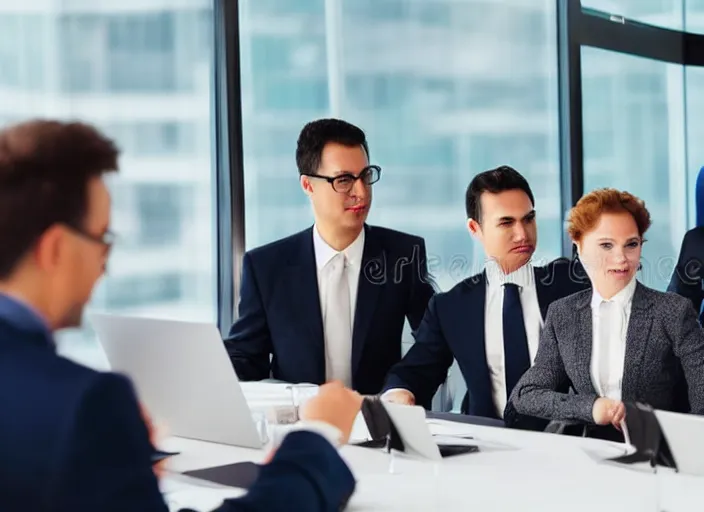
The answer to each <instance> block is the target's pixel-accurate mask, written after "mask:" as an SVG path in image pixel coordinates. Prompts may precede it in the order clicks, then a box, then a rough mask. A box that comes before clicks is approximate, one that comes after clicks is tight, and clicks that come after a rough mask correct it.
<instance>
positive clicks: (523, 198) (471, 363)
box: [383, 166, 588, 428]
mask: <svg viewBox="0 0 704 512" xmlns="http://www.w3.org/2000/svg"><path fill="white" fill-rule="evenodd" d="M466 208H467V216H468V218H469V220H468V228H469V231H470V233H471V234H472V235H473V236H474V237H475V238H477V239H478V240H479V241H480V242H481V243H482V245H483V246H484V250H485V252H486V255H487V262H486V265H485V269H484V272H482V273H481V274H477V275H475V276H472V277H470V278H468V279H465V280H464V281H462V282H461V283H459V284H457V285H455V286H454V287H453V288H452V289H451V290H450V291H448V292H446V293H440V294H438V295H436V296H435V297H433V298H432V299H431V301H430V304H429V306H428V310H427V312H426V313H425V316H424V317H423V321H422V323H421V325H420V327H419V328H418V330H417V332H416V342H415V344H414V345H413V346H412V347H411V349H410V350H409V352H408V353H407V354H406V356H405V357H404V358H403V360H402V361H401V362H400V363H399V364H398V365H396V366H395V367H394V368H393V369H392V370H391V372H390V374H389V377H388V380H387V382H386V385H385V387H384V389H385V393H384V395H383V398H384V399H386V400H389V401H393V402H398V403H406V404H411V403H418V404H423V405H424V406H426V407H427V405H428V404H429V403H430V400H431V399H432V396H433V395H434V394H435V391H436V390H437V388H438V386H439V385H440V384H441V383H442V382H443V381H444V380H445V378H446V377H447V371H448V368H449V367H450V365H451V364H452V360H453V358H454V359H456V360H457V363H458V365H459V367H460V370H461V371H462V375H463V376H464V379H465V381H466V383H467V390H468V391H467V396H466V397H465V402H464V403H463V405H462V412H463V413H465V414H470V415H474V416H482V417H487V418H495V419H500V418H502V417H503V411H504V408H505V405H506V403H507V398H508V396H510V394H511V391H512V389H513V387H514V386H515V384H516V383H517V382H518V379H519V378H520V377H521V375H522V374H523V372H525V371H526V370H527V369H528V368H529V367H530V365H531V362H532V361H533V359H534V358H535V354H536V352H537V349H538V339H539V336H540V330H541V328H542V325H543V319H544V318H545V315H546V313H547V308H548V306H549V305H550V303H552V302H553V301H555V300H557V299H559V298H561V297H564V296H566V295H570V294H572V293H574V292H577V291H579V290H582V289H583V288H584V287H585V286H587V283H588V280H587V279H586V275H584V274H583V271H582V272H580V270H581V268H575V265H574V264H573V263H572V262H570V261H569V260H566V259H558V260H555V261H553V262H551V263H549V264H548V265H546V266H544V267H533V266H532V265H531V263H530V261H531V257H532V255H533V252H534V251H535V245H536V241H537V229H536V221H535V210H534V200H533V193H532V191H531V189H530V187H529V185H528V183H527V182H526V180H525V179H524V178H523V176H521V175H520V174H519V173H518V172H517V171H516V170H514V169H512V168H511V167H508V166H502V167H499V168H497V169H492V170H489V171H485V172H483V173H481V174H478V175H477V176H476V177H475V178H474V179H473V180H472V182H471V183H470V184H469V187H468V188H467V193H466ZM515 426H520V425H519V424H518V423H516V425H515ZM542 426H544V425H542V424H541V427H536V426H530V425H528V424H526V426H525V428H542Z"/></svg>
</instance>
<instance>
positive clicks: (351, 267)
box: [313, 226, 364, 386]
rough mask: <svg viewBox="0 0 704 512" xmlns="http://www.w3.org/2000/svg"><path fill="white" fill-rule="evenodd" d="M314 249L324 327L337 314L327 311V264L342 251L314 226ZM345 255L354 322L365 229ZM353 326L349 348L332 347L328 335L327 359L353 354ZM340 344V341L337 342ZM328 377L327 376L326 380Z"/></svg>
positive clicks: (325, 334) (338, 362) (337, 363)
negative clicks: (325, 238) (327, 319)
mask: <svg viewBox="0 0 704 512" xmlns="http://www.w3.org/2000/svg"><path fill="white" fill-rule="evenodd" d="M313 248H314V250H315V266H316V269H317V277H318V293H319V297H320V313H321V315H322V320H323V325H325V319H326V317H327V315H328V314H335V313H334V312H331V311H327V294H328V293H329V290H330V286H329V283H328V280H327V279H326V277H327V264H328V263H329V262H330V260H332V259H333V258H334V257H335V256H337V255H338V254H339V253H340V251H336V250H335V249H333V248H332V247H330V245H328V243H327V242H325V240H323V238H322V237H321V236H320V232H319V231H318V227H317V226H313ZM341 252H342V253H343V254H344V255H345V259H346V265H347V281H348V284H349V289H350V319H351V321H352V322H354V313H355V310H356V305H357V287H358V285H359V274H360V271H361V268H362V255H363V253H364V229H362V231H361V232H360V233H359V236H358V237H357V238H356V239H355V240H354V242H352V243H351V244H350V245H349V246H348V247H347V248H346V249H344V250H343V251H341ZM351 329H352V326H350V339H349V346H348V347H331V346H330V343H331V342H332V340H331V339H330V338H329V336H328V335H327V333H324V336H325V350H326V358H327V357H328V356H330V357H332V358H335V357H342V356H340V355H339V354H351V353H352V333H351ZM337 342H338V343H339V341H337ZM348 359H349V360H348V361H346V362H342V361H334V362H333V364H332V366H339V365H342V364H347V365H349V366H350V372H351V366H352V360H351V359H350V358H349V357H348ZM327 378H328V376H326V379H327ZM345 384H346V385H347V386H351V384H352V383H351V382H345Z"/></svg>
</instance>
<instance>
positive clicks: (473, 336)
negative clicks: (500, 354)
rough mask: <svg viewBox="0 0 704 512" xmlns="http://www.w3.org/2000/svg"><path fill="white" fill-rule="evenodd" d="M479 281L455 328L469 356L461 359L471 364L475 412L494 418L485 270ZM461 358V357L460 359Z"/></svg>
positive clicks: (462, 307) (467, 300)
mask: <svg viewBox="0 0 704 512" xmlns="http://www.w3.org/2000/svg"><path fill="white" fill-rule="evenodd" d="M477 279H480V281H479V282H477V283H476V284H472V285H470V286H471V289H470V290H469V291H468V292H467V295H466V300H465V301H463V302H462V304H460V309H459V311H458V312H457V314H458V315H459V316H458V318H457V322H456V326H457V327H456V328H457V329H458V332H459V333H460V336H461V337H462V338H463V339H464V340H466V341H465V343H463V344H462V345H461V346H464V347H466V350H467V352H468V357H467V358H466V359H465V358H462V359H465V360H466V361H467V362H468V363H469V366H470V368H469V371H470V374H469V375H466V376H465V378H466V379H467V381H468V382H467V384H468V387H469V392H470V395H471V398H470V401H471V402H473V405H472V409H473V412H474V413H475V414H481V415H485V416H491V417H494V416H495V415H496V409H495V406H494V397H493V394H492V387H491V377H490V376H489V364H488V362H487V358H486V329H485V325H484V324H485V320H486V272H484V273H482V274H481V276H480V277H478V278H477ZM459 359H460V358H458V360H459Z"/></svg>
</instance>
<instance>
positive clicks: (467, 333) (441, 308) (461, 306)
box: [384, 259, 589, 426]
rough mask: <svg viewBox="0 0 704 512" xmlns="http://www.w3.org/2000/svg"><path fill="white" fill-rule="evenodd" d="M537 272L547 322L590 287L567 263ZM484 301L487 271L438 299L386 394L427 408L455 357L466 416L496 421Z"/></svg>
mask: <svg viewBox="0 0 704 512" xmlns="http://www.w3.org/2000/svg"><path fill="white" fill-rule="evenodd" d="M534 272H535V283H536V288H537V290H536V291H537V295H538V304H539V306H540V312H541V314H542V316H543V319H544V318H545V315H546V314H547V309H548V306H549V305H550V304H551V303H552V302H553V301H555V300H557V299H559V298H562V297H565V296H567V295H571V294H572V293H575V292H577V291H580V290H582V289H584V288H585V287H588V286H589V281H588V279H587V278H586V275H585V274H584V270H583V269H582V267H581V265H579V264H578V263H576V262H570V260H567V259H558V260H555V261H553V262H551V263H550V264H548V265H546V266H545V267H535V268H534ZM485 302H486V275H485V273H482V274H477V275H475V276H473V277H470V278H468V279H465V280H464V281H462V282H461V283H458V284H457V285H455V286H454V287H453V288H452V289H451V290H449V291H448V292H446V293H440V294H437V295H436V296H435V297H433V298H432V300H431V301H430V304H429V305H428V310H427V312H426V313H425V316H424V317H423V322H422V323H421V326H420V327H419V328H418V330H417V332H416V335H415V337H416V342H415V344H414V345H413V346H412V347H411V349H410V350H409V351H408V353H407V354H406V356H405V357H404V358H403V360H402V361H401V362H400V363H399V364H397V365H396V366H394V368H393V369H392V370H391V372H390V373H389V377H388V380H387V382H386V385H385V386H384V390H389V389H392V388H404V389H408V390H409V391H411V392H412V393H413V394H414V395H415V397H416V402H417V403H418V404H421V405H424V406H426V407H427V406H428V405H429V404H430V401H431V399H432V397H433V395H434V394H435V392H436V391H437V389H438V386H440V384H442V383H443V382H444V381H445V379H446V377H447V371H448V369H449V368H450V366H451V365H452V361H453V358H454V359H456V360H457V363H458V365H459V368H460V370H461V371H462V376H463V377H464V380H465V382H466V384H467V394H468V397H467V400H465V405H463V409H464V410H463V411H462V412H463V413H465V414H470V415H473V416H483V417H487V418H496V417H497V415H496V407H495V405H494V399H493V396H492V387H491V378H490V373H489V367H488V363H487V358H486V349H485V339H484V315H485V310H484V305H485ZM497 321H498V322H501V318H498V319H497ZM467 401H468V404H467ZM514 426H519V425H514Z"/></svg>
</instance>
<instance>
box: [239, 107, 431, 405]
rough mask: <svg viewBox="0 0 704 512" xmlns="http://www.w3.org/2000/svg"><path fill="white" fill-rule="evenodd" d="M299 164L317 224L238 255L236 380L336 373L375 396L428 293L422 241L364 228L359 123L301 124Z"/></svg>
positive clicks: (366, 190) (364, 165)
mask: <svg viewBox="0 0 704 512" xmlns="http://www.w3.org/2000/svg"><path fill="white" fill-rule="evenodd" d="M296 163H297V165H298V171H299V173H300V183H301V187H302V188H303V191H304V192H305V193H306V194H307V195H308V196H309V198H310V201H311V203H312V206H313V212H314V216H315V225H314V226H313V227H311V228H308V229H306V230H305V231H302V232H300V233H297V234H295V235H293V236H289V237H288V238H284V239H282V240H278V241H276V242H273V243H270V244H268V245H265V246H263V247H259V248H257V249H254V250H252V251H249V252H247V253H246V254H245V256H244V260H243V264H242V283H241V289H240V303H239V316H238V319H237V321H236V322H235V323H234V325H233V326H232V329H231V330H230V334H229V336H228V337H227V339H226V340H225V345H226V347H227V350H228V353H229V354H230V358H231V359H232V364H233V365H234V368H235V371H236V372H237V375H238V377H239V378H240V379H241V380H262V379H267V378H270V377H273V378H275V379H279V380H283V381H287V382H294V383H298V382H311V383H314V384H320V383H322V382H325V381H327V380H331V379H338V380H341V381H342V382H343V383H345V384H346V385H348V386H350V387H352V388H353V389H355V390H357V391H359V392H360V393H363V394H375V393H378V392H379V391H381V387H382V385H383V383H384V378H385V377H386V374H387V372H388V371H389V369H390V368H391V366H392V365H393V364H395V363H397V362H398V361H399V360H400V359H401V336H402V331H403V325H404V322H405V319H406V318H407V319H408V321H409V323H410V325H411V328H412V329H416V328H417V327H418V325H419V323H420V321H421V319H422V317H423V312H424V311H425V308H426V307H427V305H428V300H429V299H430V297H431V296H432V295H433V287H432V286H431V284H430V282H429V278H428V274H427V264H426V252H425V242H424V240H423V239H422V238H419V237H416V236H412V235H408V234H405V233H400V232H398V231H392V230H390V229H385V228H381V227H372V226H368V225H366V224H365V221H366V218H367V214H368V213H369V208H370V207H371V202H372V184H374V183H375V182H376V181H377V180H379V178H380V173H381V169H380V168H379V167H378V166H376V165H370V164H369V148H368V146H367V141H366V138H365V135H364V132H362V130H360V129H359V128H357V127H356V126H353V125H351V124H349V123H347V122H345V121H341V120H337V119H321V120H317V121H313V122H311V123H309V124H307V125H306V126H305V127H304V128H303V130H302V131H301V134H300V136H299V139H298V148H297V150H296Z"/></svg>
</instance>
